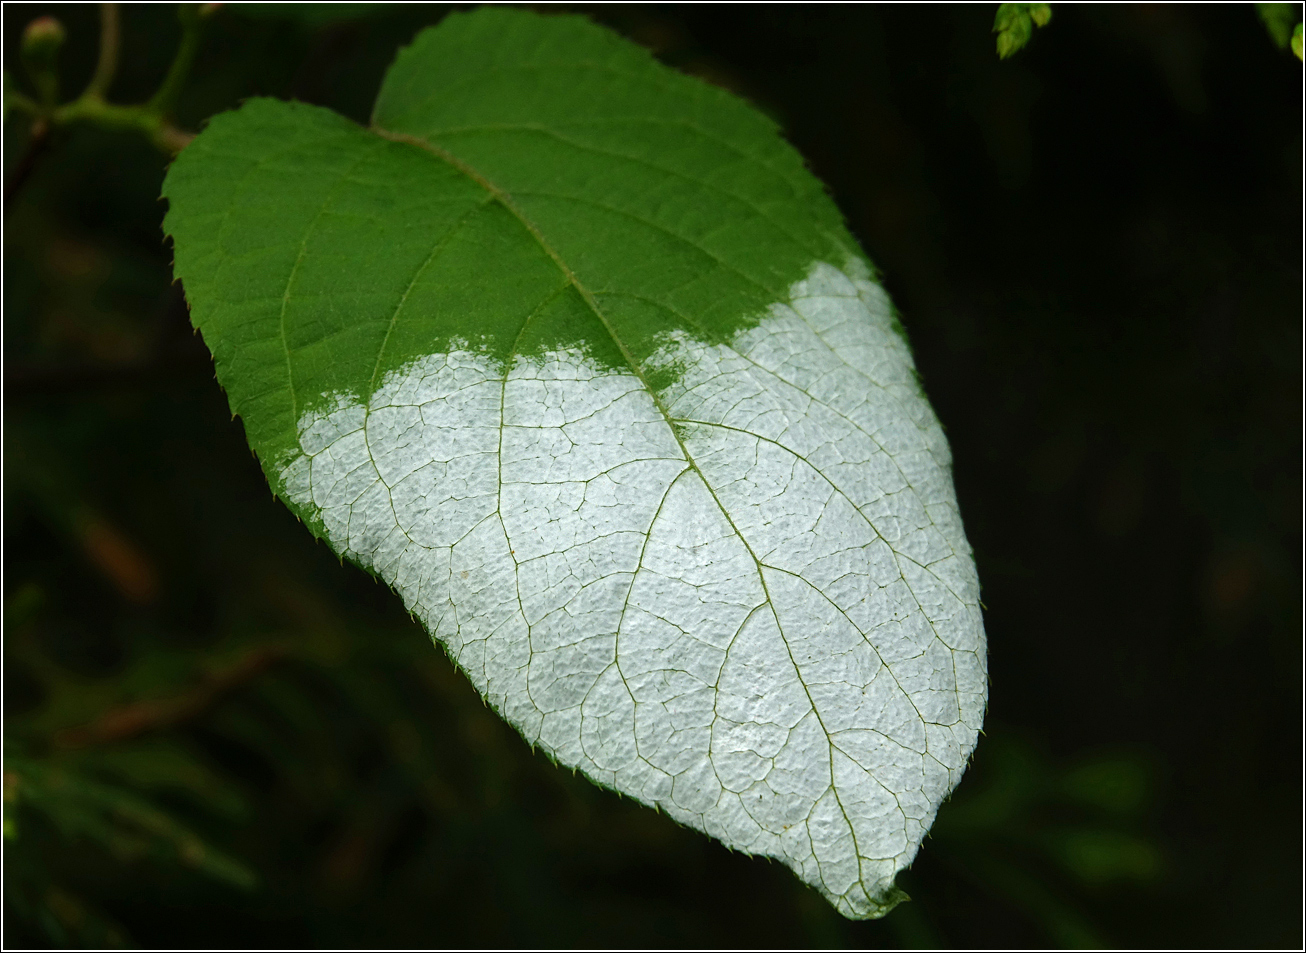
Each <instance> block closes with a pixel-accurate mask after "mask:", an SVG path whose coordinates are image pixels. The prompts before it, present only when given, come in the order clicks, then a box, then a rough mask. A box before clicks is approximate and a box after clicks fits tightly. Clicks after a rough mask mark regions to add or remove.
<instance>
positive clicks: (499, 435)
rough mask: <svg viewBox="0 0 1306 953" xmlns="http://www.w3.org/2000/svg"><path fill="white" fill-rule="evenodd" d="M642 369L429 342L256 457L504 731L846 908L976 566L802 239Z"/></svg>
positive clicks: (874, 311)
mask: <svg viewBox="0 0 1306 953" xmlns="http://www.w3.org/2000/svg"><path fill="white" fill-rule="evenodd" d="M649 366H650V367H653V368H657V367H661V368H662V369H664V370H667V371H668V372H669V373H666V374H664V375H662V377H660V378H659V379H667V380H670V381H672V383H670V384H669V385H666V386H664V387H663V388H662V389H661V390H660V391H657V392H653V391H651V390H650V388H649V386H648V385H647V382H646V381H645V380H643V379H641V378H640V377H639V376H636V374H635V373H633V372H631V371H623V370H614V369H612V368H611V367H605V366H603V365H602V364H600V363H599V362H596V361H594V360H592V359H591V358H590V357H589V356H587V355H586V354H585V353H584V351H583V349H581V348H574V349H557V350H553V351H549V352H546V353H543V354H537V355H532V356H518V357H515V358H514V359H513V360H512V361H511V362H510V363H509V364H507V365H505V364H503V363H502V362H499V361H496V360H494V359H493V358H491V357H490V356H489V355H487V354H485V353H482V352H480V351H478V350H477V348H476V347H475V346H472V345H466V346H463V347H457V346H455V347H452V348H451V349H450V350H448V351H447V352H444V353H434V354H430V355H429V356H426V357H423V358H420V359H418V360H415V361H411V362H409V363H408V364H406V365H405V366H403V367H402V368H400V369H398V370H395V371H391V372H389V373H388V374H387V375H386V376H385V377H384V379H383V380H382V381H381V383H380V386H379V387H378V388H377V389H376V391H375V393H373V394H372V395H371V397H370V398H368V399H366V400H363V399H360V397H359V396H357V395H353V394H330V395H324V396H323V398H322V400H321V401H320V404H319V406H317V407H315V408H311V409H310V410H308V411H307V412H305V413H303V415H302V418H301V420H300V421H299V446H300V451H301V452H300V453H298V454H296V455H294V456H293V457H292V458H291V459H289V460H288V461H286V462H285V464H284V467H283V470H282V473H281V477H282V482H283V486H284V488H285V493H286V494H287V496H288V497H289V498H290V500H291V501H292V502H293V503H296V504H298V505H299V506H301V507H303V508H305V509H306V510H307V511H309V512H315V513H317V514H318V515H319V518H320V520H321V525H322V526H323V527H324V528H325V532H326V535H327V537H328V539H329V540H330V542H331V543H332V545H333V546H334V547H335V548H336V549H337V550H338V551H339V552H341V553H342V554H344V555H347V556H349V557H350V558H352V559H354V560H356V561H357V562H359V563H360V564H362V565H363V566H365V567H368V568H370V569H372V570H373V571H374V572H376V573H377V574H378V575H379V576H380V577H381V578H383V579H384V580H385V581H387V582H388V583H390V584H391V585H393V586H394V588H395V589H396V590H397V591H398V592H399V593H400V594H401V595H402V597H403V599H404V601H405V603H406V604H407V606H408V607H409V608H410V609H411V610H412V611H413V612H414V613H415V614H416V615H418V616H419V617H420V618H421V620H422V621H423V622H424V623H425V624H426V626H427V628H428V629H429V630H430V631H431V632H432V633H433V634H434V635H435V636H436V637H437V638H439V639H440V640H441V641H442V642H443V643H444V644H445V645H446V646H447V647H448V649H449V651H450V653H451V654H452V655H453V657H454V658H455V659H456V660H457V662H458V664H459V665H460V666H461V667H462V668H463V669H464V670H465V671H466V672H467V673H468V675H469V676H470V677H471V679H472V680H473V682H474V683H475V684H476V687H477V688H478V689H479V690H480V691H481V693H482V694H483V695H484V696H485V697H486V698H487V699H488V700H489V701H490V702H491V703H492V704H493V705H494V707H495V708H496V709H498V710H499V711H500V712H501V713H502V714H503V715H504V717H506V718H507V719H508V720H509V721H510V722H512V723H513V724H514V725H515V726H517V728H518V729H519V730H520V731H521V732H522V734H523V735H524V736H525V737H526V738H527V739H528V740H529V741H531V742H532V743H533V744H535V745H537V746H539V747H541V748H543V749H544V750H545V751H547V752H548V753H549V754H550V755H551V756H553V757H554V758H556V759H557V760H558V761H559V762H561V763H563V764H566V765H571V766H575V767H578V768H579V769H581V770H582V771H583V772H584V773H585V774H586V775H588V776H589V777H591V778H593V779H594V780H596V781H598V782H600V783H602V784H605V785H608V786H611V787H613V788H615V789H617V790H618V791H621V792H623V793H626V794H629V795H631V796H633V797H636V798H639V799H640V800H642V801H645V802H647V803H650V804H654V805H656V806H658V807H659V808H660V809H662V810H664V811H665V812H667V813H668V814H669V815H671V816H672V817H673V818H675V819H676V820H678V821H680V822H682V823H685V824H687V825H689V826H691V827H694V828H697V829H699V830H702V831H705V832H707V833H708V834H710V835H712V836H714V837H716V838H718V839H720V840H721V841H722V842H724V843H725V844H726V845H728V846H730V847H732V848H735V849H738V850H742V851H747V852H749V853H753V854H762V855H766V856H770V857H775V858H778V859H780V860H782V861H783V862H785V863H787V864H788V865H789V866H791V867H792V868H793V869H794V870H795V871H796V872H798V873H799V875H800V876H802V877H803V879H805V880H807V881H808V882H810V883H812V884H814V885H816V886H818V888H819V889H820V890H821V891H822V892H823V893H824V894H825V895H826V896H827V897H828V898H829V899H830V900H831V901H832V902H833V903H834V904H835V905H836V906H837V907H838V908H839V909H840V910H841V911H843V912H844V913H845V914H847V915H849V916H856V917H866V916H876V915H880V914H882V913H883V912H885V911H886V910H887V909H888V908H889V907H890V906H892V904H893V903H894V902H896V900H897V899H898V898H899V896H900V895H899V894H897V893H896V892H895V890H894V888H893V878H894V875H895V874H896V873H897V872H898V871H899V870H901V869H902V868H904V867H905V866H906V865H907V864H909V863H910V862H911V860H912V859H913V857H914V856H915V855H916V852H917V850H918V849H919V847H920V844H921V841H922V839H923V837H924V835H925V832H926V831H927V830H928V828H929V825H930V823H931V822H932V820H933V817H934V814H935V811H936V810H937V809H938V806H939V804H940V802H941V801H942V800H943V798H944V797H946V795H947V794H948V792H950V791H951V790H952V788H953V787H954V786H955V784H956V783H957V780H958V778H959V776H960V773H961V772H962V770H963V769H964V767H965V765H966V761H967V758H968V757H969V755H970V753H971V751H972V750H973V748H974V745H975V741H976V737H977V733H978V730H979V727H980V723H981V719H982V716H983V712H984V706H985V699H986V694H987V683H986V674H985V644H984V632H983V627H982V623H981V619H980V613H979V606H978V601H979V600H978V581H977V579H976V575H975V570H974V564H973V561H972V559H971V555H970V549H969V547H968V545H967V543H966V540H965V536H964V534H963V531H962V527H961V522H960V519H959V517H958V514H957V506H956V500H955V496H954V492H953V488H952V480H951V474H950V460H949V452H948V447H947V443H946V441H945V439H944V436H943V433H942V431H941V429H940V427H939V424H938V422H937V421H936V419H935V417H934V414H933V412H932V411H931V409H930V407H929V405H928V403H927V402H926V401H925V399H924V397H923V396H922V395H921V393H920V390H919V387H918V386H917V384H916V382H915V380H914V376H913V369H912V362H911V357H910V354H909V353H908V351H907V348H906V345H905V344H904V343H903V341H902V339H901V338H900V337H899V336H898V335H897V334H896V333H895V332H894V330H893V328H892V317H891V313H890V308H889V304H888V301H887V299H886V298H885V296H884V293H883V291H882V290H881V289H880V287H879V286H878V285H877V284H875V283H874V282H872V281H870V280H869V276H868V275H867V274H866V273H865V269H864V266H862V265H860V264H859V263H857V262H855V261H854V262H852V263H849V264H846V265H845V266H844V270H840V269H839V268H836V267H834V266H832V265H830V264H825V263H814V264H813V265H812V267H811V269H810V271H809V273H808V275H807V277H806V278H805V279H804V280H802V281H800V282H798V283H796V284H795V285H794V286H793V287H792V288H790V292H789V297H788V300H786V301H780V302H776V303H775V304H774V305H773V306H772V307H771V309H770V311H769V313H767V314H766V315H765V316H764V317H763V318H762V319H761V320H760V321H758V322H756V323H755V324H753V325H752V326H750V327H745V328H744V329H743V330H740V331H739V332H738V333H737V334H736V335H735V336H734V338H733V339H732V340H731V341H730V343H729V344H728V345H708V344H704V343H702V342H700V341H698V340H695V339H693V338H692V337H690V336H688V335H687V334H685V333H683V332H677V333H676V334H672V335H667V336H666V337H665V340H663V341H662V343H661V347H660V349H659V350H658V352H657V354H656V356H655V358H654V360H653V361H652V362H650V364H649Z"/></svg>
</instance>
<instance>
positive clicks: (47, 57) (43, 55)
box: [22, 17, 64, 106]
mask: <svg viewBox="0 0 1306 953" xmlns="http://www.w3.org/2000/svg"><path fill="white" fill-rule="evenodd" d="M63 41H64V28H63V24H62V23H60V22H59V21H58V20H56V19H55V18H54V17H38V18H37V19H35V20H33V21H32V22H31V23H29V24H27V29H25V30H23V45H22V60H23V66H24V67H26V68H27V75H28V76H30V77H31V78H32V84H33V85H34V86H35V87H36V90H37V93H38V94H39V98H40V100H41V104H42V105H44V106H53V105H54V103H55V100H57V99H58V98H59V73H58V69H57V67H56V65H55V61H56V60H57V59H58V56H59V47H61V46H63Z"/></svg>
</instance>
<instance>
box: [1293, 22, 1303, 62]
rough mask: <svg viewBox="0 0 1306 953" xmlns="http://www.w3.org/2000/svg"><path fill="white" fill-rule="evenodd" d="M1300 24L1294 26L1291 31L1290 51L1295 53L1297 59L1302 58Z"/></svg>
mask: <svg viewBox="0 0 1306 953" xmlns="http://www.w3.org/2000/svg"><path fill="white" fill-rule="evenodd" d="M1301 26H1302V25H1301V24H1300V23H1298V24H1297V25H1296V26H1295V27H1293V31H1292V51H1293V52H1294V53H1296V54H1297V59H1301V58H1302V53H1301V47H1302V39H1301Z"/></svg>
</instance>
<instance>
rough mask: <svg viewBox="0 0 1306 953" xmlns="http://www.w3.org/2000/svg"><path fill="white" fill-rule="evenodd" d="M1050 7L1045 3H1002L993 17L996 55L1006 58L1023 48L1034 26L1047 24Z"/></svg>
mask: <svg viewBox="0 0 1306 953" xmlns="http://www.w3.org/2000/svg"><path fill="white" fill-rule="evenodd" d="M1051 20H1052V7H1051V5H1049V4H1046V3H1004V4H1002V5H1001V6H1000V7H998V12H997V14H996V15H995V16H994V18H993V32H994V33H996V34H997V35H998V41H997V42H998V56H999V57H1000V58H1001V59H1004V60H1005V59H1006V58H1007V57H1009V56H1011V55H1012V54H1013V53H1015V52H1016V51H1017V50H1020V49H1023V48H1024V46H1025V44H1027V43H1028V42H1029V40H1030V37H1031V36H1033V34H1034V27H1036V26H1040V27H1041V26H1047V25H1048V23H1050V22H1051Z"/></svg>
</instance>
